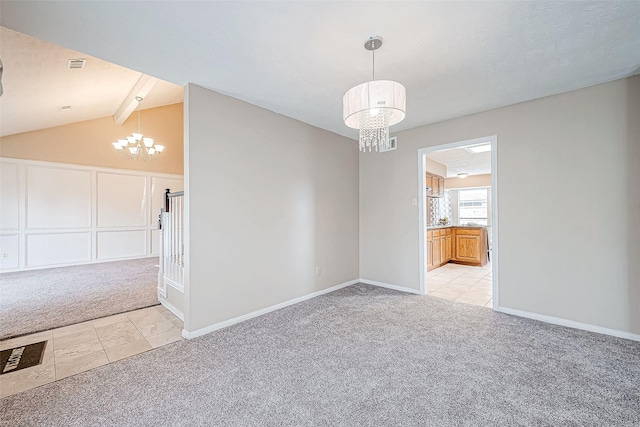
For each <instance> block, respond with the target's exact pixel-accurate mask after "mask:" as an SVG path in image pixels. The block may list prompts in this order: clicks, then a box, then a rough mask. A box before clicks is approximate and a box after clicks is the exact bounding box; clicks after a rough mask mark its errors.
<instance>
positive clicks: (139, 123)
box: [137, 100, 140, 133]
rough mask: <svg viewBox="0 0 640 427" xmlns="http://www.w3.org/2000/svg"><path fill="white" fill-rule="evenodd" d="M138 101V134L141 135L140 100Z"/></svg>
mask: <svg viewBox="0 0 640 427" xmlns="http://www.w3.org/2000/svg"><path fill="white" fill-rule="evenodd" d="M137 101H138V133H140V100H137Z"/></svg>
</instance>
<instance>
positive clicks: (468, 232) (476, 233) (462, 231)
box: [456, 228, 480, 236]
mask: <svg viewBox="0 0 640 427" xmlns="http://www.w3.org/2000/svg"><path fill="white" fill-rule="evenodd" d="M456 234H464V235H470V236H479V235H480V230H479V229H475V230H474V229H469V228H456Z"/></svg>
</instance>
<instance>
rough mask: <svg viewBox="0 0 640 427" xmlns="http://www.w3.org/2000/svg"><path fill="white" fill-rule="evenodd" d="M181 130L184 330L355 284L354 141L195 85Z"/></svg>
mask: <svg viewBox="0 0 640 427" xmlns="http://www.w3.org/2000/svg"><path fill="white" fill-rule="evenodd" d="M185 132H186V135H185V158H186V164H185V171H186V172H185V183H186V200H185V204H186V217H187V222H186V228H187V230H186V234H187V236H188V241H187V242H186V249H185V251H186V256H187V264H186V268H187V275H188V281H187V283H185V295H186V297H187V304H188V307H185V316H186V318H185V330H186V331H187V332H194V331H197V330H199V329H203V328H207V327H210V326H212V325H214V324H217V323H219V322H223V321H226V320H229V319H233V318H235V317H237V316H241V315H245V314H247V313H251V312H253V311H256V310H260V309H263V308H267V307H270V306H273V305H276V304H279V303H283V302H285V301H288V300H291V299H293V298H297V297H302V296H305V295H308V294H310V293H313V292H317V291H320V290H323V289H327V288H329V287H331V286H335V285H338V284H341V283H344V282H347V281H351V280H354V279H357V278H358V148H357V145H356V143H355V142H354V141H352V140H349V139H347V138H344V137H341V136H338V135H336V134H333V133H331V132H327V131H324V130H321V129H318V128H315V127H313V126H310V125H307V124H304V123H302V122H299V121H296V120H293V119H291V118H288V117H285V116H282V115H279V114H276V113H273V112H271V111H268V110H264V109H262V108H259V107H256V106H253V105H251V104H248V103H245V102H242V101H239V100H237V99H233V98H230V97H226V96H223V95H221V94H218V93H215V92H212V91H209V90H207V89H204V88H201V87H198V86H195V85H188V86H187V90H186V98H185ZM316 266H318V267H320V270H321V274H320V275H319V276H316Z"/></svg>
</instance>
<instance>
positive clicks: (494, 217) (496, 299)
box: [418, 135, 500, 310]
mask: <svg viewBox="0 0 640 427" xmlns="http://www.w3.org/2000/svg"><path fill="white" fill-rule="evenodd" d="M488 141H490V142H491V233H492V234H491V239H492V249H491V275H492V281H491V282H492V291H491V292H492V297H493V307H492V308H493V309H494V310H497V309H498V307H500V294H499V292H498V289H499V287H498V282H499V280H498V279H499V277H498V259H499V257H498V136H497V135H492V136H486V137H483V138H474V139H469V140H466V141H458V142H452V143H449V144H442V145H435V146H433V147H425V148H420V149H419V150H418V188H419V189H420V191H418V215H419V218H418V224H419V225H418V226H419V227H420V230H419V231H420V233H419V235H420V249H419V251H418V252H419V254H420V255H419V256H420V293H421V294H426V293H427V283H426V279H427V271H426V257H425V255H426V246H427V242H426V224H427V222H426V214H427V213H426V209H425V203H426V200H427V192H426V188H425V181H424V180H425V172H426V170H425V168H424V162H423V158H424V156H425V155H426V154H427V153H431V152H433V151H438V150H445V149H449V148H458V147H463V146H467V145H473V144H480V143H482V142H488Z"/></svg>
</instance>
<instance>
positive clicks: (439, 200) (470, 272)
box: [424, 143, 492, 307]
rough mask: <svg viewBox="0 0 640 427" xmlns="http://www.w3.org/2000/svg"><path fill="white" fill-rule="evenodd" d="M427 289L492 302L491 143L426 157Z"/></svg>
mask: <svg viewBox="0 0 640 427" xmlns="http://www.w3.org/2000/svg"><path fill="white" fill-rule="evenodd" d="M424 162H425V167H424V169H425V170H426V172H425V176H424V187H425V196H426V197H425V199H424V200H425V202H426V203H425V217H426V218H425V224H426V232H425V244H426V246H425V249H426V250H425V254H426V260H425V270H426V282H427V284H428V285H427V293H428V294H429V295H433V296H436V297H440V298H445V299H449V300H452V301H456V302H463V303H467V304H474V305H481V306H487V307H491V304H492V271H491V214H492V209H491V145H490V143H480V144H474V145H472V146H463V147H456V148H451V149H446V150H439V151H435V152H431V153H428V154H427V155H426V156H425V158H424Z"/></svg>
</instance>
